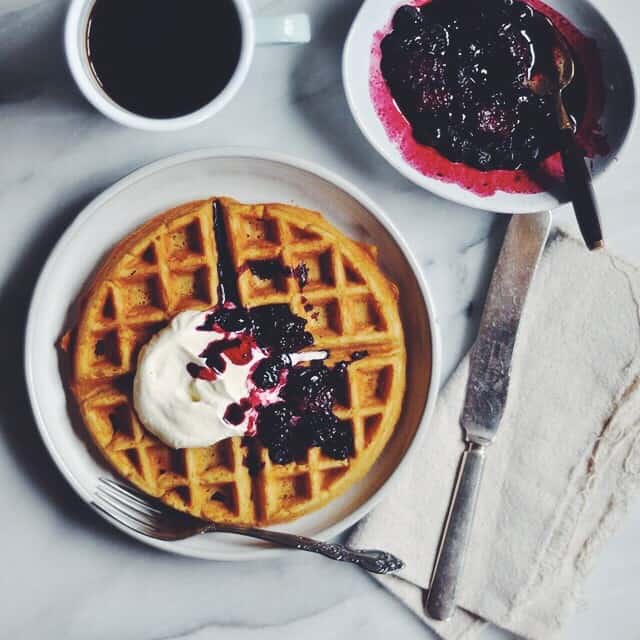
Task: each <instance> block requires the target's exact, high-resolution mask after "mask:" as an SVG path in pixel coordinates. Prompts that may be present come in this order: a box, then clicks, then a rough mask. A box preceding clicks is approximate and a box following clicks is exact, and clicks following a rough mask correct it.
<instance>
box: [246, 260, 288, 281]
mask: <svg viewBox="0 0 640 640" xmlns="http://www.w3.org/2000/svg"><path fill="white" fill-rule="evenodd" d="M248 265H249V270H250V271H251V273H252V274H253V275H254V276H256V277H257V278H260V279H261V280H270V279H271V278H275V277H276V276H283V275H284V276H286V275H289V273H290V270H289V269H287V268H286V267H284V266H283V265H282V263H281V262H280V260H250V261H249V263H248Z"/></svg>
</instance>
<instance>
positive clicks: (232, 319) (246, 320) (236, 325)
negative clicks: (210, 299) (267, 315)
mask: <svg viewBox="0 0 640 640" xmlns="http://www.w3.org/2000/svg"><path fill="white" fill-rule="evenodd" d="M216 325H217V326H219V327H220V328H221V329H222V330H223V331H229V332H236V331H246V330H247V329H249V328H250V327H251V318H250V317H249V313H248V312H247V310H246V309H245V308H244V307H235V306H230V305H229V306H220V307H218V308H216V310H215V311H212V312H211V313H210V314H209V315H208V316H207V319H206V321H205V323H204V324H203V325H202V326H201V327H198V330H200V331H212V330H213V328H214V327H215V326H216Z"/></svg>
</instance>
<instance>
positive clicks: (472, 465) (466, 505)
mask: <svg viewBox="0 0 640 640" xmlns="http://www.w3.org/2000/svg"><path fill="white" fill-rule="evenodd" d="M484 459H485V447H484V445H478V444H475V443H473V442H469V443H468V444H467V448H466V449H465V451H464V453H463V454H462V457H461V459H460V467H459V469H458V476H457V478H456V484H455V488H454V491H453V497H452V498H451V504H450V505H449V513H448V514H447V519H446V522H445V525H444V531H443V532H442V538H441V540H440V547H439V549H438V555H437V557H436V564H435V567H434V569H433V575H432V576H431V584H430V586H429V592H428V594H427V599H426V603H425V605H426V607H425V608H426V611H427V614H428V615H429V616H431V617H432V618H435V619H436V620H448V619H449V618H450V617H451V615H452V613H453V610H454V608H455V605H456V589H457V586H458V580H459V578H460V576H461V574H462V570H463V568H464V559H465V554H466V550H467V544H468V542H469V534H470V533H471V526H472V524H473V516H474V513H475V510H476V502H477V500H478V489H479V487H480V481H481V479H482V470H483V469H484Z"/></svg>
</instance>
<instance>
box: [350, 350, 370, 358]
mask: <svg viewBox="0 0 640 640" xmlns="http://www.w3.org/2000/svg"><path fill="white" fill-rule="evenodd" d="M368 355H369V352H368V351H366V350H362V351H354V352H353V353H352V354H351V360H362V358H366V357H367V356H368Z"/></svg>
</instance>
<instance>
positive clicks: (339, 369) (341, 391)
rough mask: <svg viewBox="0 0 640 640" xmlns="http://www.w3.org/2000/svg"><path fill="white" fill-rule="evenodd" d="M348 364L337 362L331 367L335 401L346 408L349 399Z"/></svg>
mask: <svg viewBox="0 0 640 640" xmlns="http://www.w3.org/2000/svg"><path fill="white" fill-rule="evenodd" d="M348 366H349V363H348V362H344V361H343V362H337V363H336V364H335V365H333V371H332V373H333V386H334V388H335V390H336V401H337V402H338V403H339V404H341V405H343V406H345V407H346V406H347V405H348V404H349V398H348V397H347V367H348Z"/></svg>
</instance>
